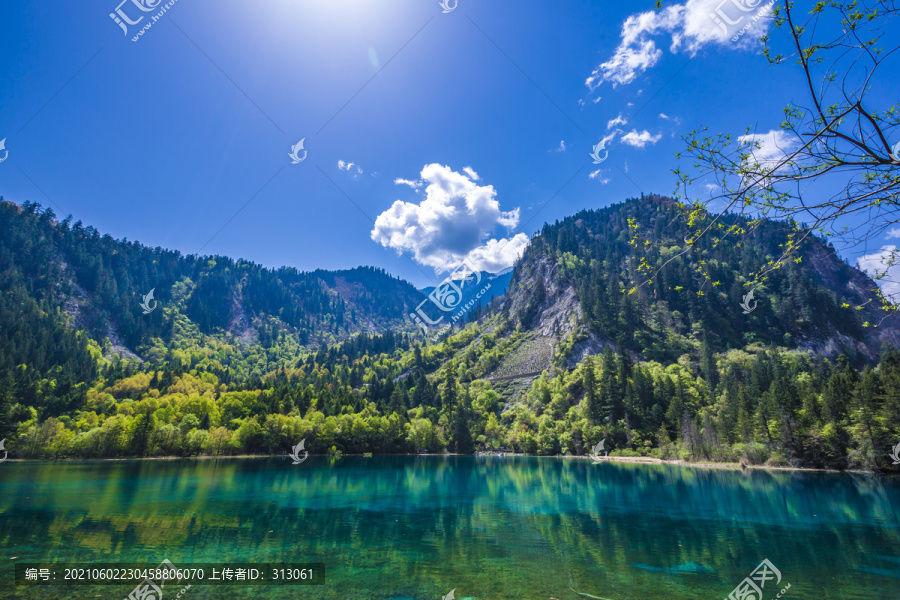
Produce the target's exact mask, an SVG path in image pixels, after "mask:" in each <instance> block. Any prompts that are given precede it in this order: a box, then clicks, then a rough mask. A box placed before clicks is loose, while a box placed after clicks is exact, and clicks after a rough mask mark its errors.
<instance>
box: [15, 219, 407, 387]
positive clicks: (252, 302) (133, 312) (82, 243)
mask: <svg viewBox="0 0 900 600" xmlns="http://www.w3.org/2000/svg"><path fill="white" fill-rule="evenodd" d="M151 290H153V299H152V300H151V301H149V302H148V307H149V308H153V310H152V311H151V312H149V313H148V314H144V310H142V307H141V301H142V298H143V297H144V296H145V295H146V294H148V293H149V292H150V291H151ZM0 292H2V293H0V373H2V372H4V371H7V370H9V369H12V368H14V367H15V366H17V365H25V366H26V367H30V368H33V369H34V370H35V371H36V372H37V373H42V374H46V373H48V372H50V371H52V370H53V369H57V370H58V371H59V372H60V373H61V374H62V375H61V380H60V382H58V383H59V385H60V387H61V388H62V389H63V390H64V389H65V388H66V386H70V387H73V388H74V387H75V386H77V385H78V384H79V383H80V384H82V385H83V384H84V383H85V382H89V381H91V380H92V375H91V373H92V372H95V371H96V367H95V366H94V364H93V362H94V361H93V360H92V359H91V357H90V353H89V351H88V343H87V342H88V339H91V340H93V341H94V342H95V343H96V344H95V345H96V346H97V347H98V348H101V347H104V345H105V344H106V342H107V340H108V342H109V346H106V352H109V351H113V352H115V353H117V354H119V355H121V356H124V357H132V358H139V357H140V358H146V357H147V354H146V353H147V351H148V350H149V349H150V348H151V347H154V346H156V347H157V348H162V349H165V348H171V347H172V346H173V344H174V345H177V344H178V343H179V341H187V340H192V342H191V343H199V344H200V345H202V344H204V343H205V342H203V340H202V336H217V338H219V339H220V340H221V341H222V342H225V343H233V344H237V345H243V344H258V345H260V346H262V347H270V346H272V345H273V344H274V343H276V342H277V341H278V340H282V341H283V340H285V339H287V338H290V339H291V340H293V343H294V344H295V345H296V346H297V347H301V346H307V347H311V348H315V347H318V346H319V345H320V344H327V343H334V342H337V341H340V340H342V339H346V338H348V337H349V336H351V335H352V334H355V333H359V332H367V333H383V332H387V331H412V329H413V327H412V325H411V323H410V322H409V319H408V317H407V315H408V313H409V312H410V311H411V310H412V309H413V307H415V306H416V305H417V304H418V303H419V302H421V299H422V296H421V294H420V293H419V292H418V291H417V290H416V289H415V288H414V287H413V286H412V285H411V284H409V283H407V282H405V281H403V280H400V279H398V278H395V277H392V276H390V275H389V274H388V273H387V272H385V271H384V270H382V269H376V268H372V267H359V268H356V269H351V270H346V271H333V272H330V271H315V272H313V273H303V272H300V271H297V270H296V269H293V268H281V269H277V270H272V269H265V268H263V267H261V266H259V265H256V264H254V263H250V262H247V261H243V260H234V259H231V258H226V257H221V256H205V257H197V256H183V255H181V254H180V253H179V252H174V251H171V250H164V249H162V248H148V247H147V246H144V245H142V244H140V243H138V242H130V241H128V240H116V239H113V238H112V237H110V236H109V235H102V234H101V233H100V232H99V231H97V230H96V229H94V228H93V227H84V226H83V225H82V223H81V222H80V221H78V222H75V223H72V222H71V219H66V220H63V221H58V220H57V218H56V216H55V215H54V214H53V212H52V211H50V210H49V209H47V210H42V209H41V207H40V206H39V205H37V204H30V203H29V204H25V205H23V206H18V205H16V204H14V203H11V202H6V201H0ZM154 307H155V308H154ZM70 378H71V381H69V379H70ZM67 381H68V383H66V382H67ZM65 395H66V394H65V393H63V396H65Z"/></svg>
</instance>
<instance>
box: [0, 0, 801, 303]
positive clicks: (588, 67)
mask: <svg viewBox="0 0 900 600" xmlns="http://www.w3.org/2000/svg"><path fill="white" fill-rule="evenodd" d="M141 1H143V2H144V3H145V5H146V4H149V5H150V6H155V5H156V4H157V1H158V0H133V1H132V0H127V1H126V2H125V3H124V4H122V5H119V0H90V1H85V2H80V3H50V2H43V3H35V2H20V1H9V2H4V3H2V4H0V52H2V55H3V56H4V58H5V59H4V60H2V61H0V78H2V81H3V82H4V85H3V86H2V88H0V105H2V107H3V110H2V112H0V139H2V138H6V143H5V146H6V150H7V151H8V152H9V155H8V158H7V160H5V161H4V162H3V163H0V195H3V196H4V197H5V198H6V199H8V200H13V201H16V202H23V201H25V200H32V201H37V202H40V203H42V204H44V205H50V206H51V207H53V208H54V210H55V211H56V212H57V214H60V215H62V216H65V215H67V214H72V215H73V217H74V218H75V220H78V219H80V220H82V221H83V222H84V224H85V225H93V226H95V227H97V228H98V229H99V230H100V231H101V232H102V233H109V234H110V235H113V236H114V237H118V238H127V239H129V240H138V241H140V242H142V243H144V244H147V245H150V246H163V247H166V248H174V249H178V250H180V251H182V252H184V253H185V254H192V253H197V252H198V251H199V252H201V253H203V254H224V255H228V256H232V257H235V258H238V257H241V258H246V259H249V260H252V261H255V262H258V263H261V264H263V265H266V266H270V267H277V266H281V265H290V266H295V267H297V268H299V269H303V270H313V269H316V268H324V269H340V268H352V267H355V266H358V265H363V264H365V265H376V266H380V267H384V268H385V269H387V270H388V271H390V272H391V273H393V274H394V275H398V276H400V277H403V278H405V279H407V280H409V281H411V282H413V283H414V284H416V285H417V286H420V287H421V286H425V285H433V284H434V283H435V282H437V281H439V280H440V279H441V278H442V277H443V276H444V273H443V272H444V271H446V270H448V269H452V268H453V267H455V266H456V264H455V261H458V260H459V259H461V258H463V257H469V259H470V260H472V261H474V262H476V263H477V265H478V266H481V267H484V268H487V269H489V270H499V269H500V268H502V267H503V266H505V265H506V264H507V263H509V262H511V261H512V260H513V259H514V258H515V254H516V252H517V251H518V250H520V249H521V246H522V244H523V243H524V241H525V240H527V238H528V237H529V236H531V235H532V234H534V233H535V232H536V231H538V230H539V229H540V228H541V226H542V225H543V223H545V222H547V221H550V222H552V221H554V220H556V219H561V218H563V217H565V216H567V215H570V214H572V213H574V212H576V211H578V210H580V209H583V208H600V207H603V206H607V205H609V204H612V203H615V202H619V201H622V200H624V199H626V198H628V197H631V196H635V195H637V196H639V195H640V194H641V192H644V193H651V192H652V193H662V194H671V193H673V192H674V189H675V178H674V176H673V175H672V173H671V170H672V169H673V168H675V167H676V166H678V164H679V163H678V161H677V160H676V158H675V153H676V152H678V151H679V150H682V149H683V147H684V142H683V141H682V140H681V139H680V137H679V136H680V134H682V133H685V132H688V131H690V130H692V129H695V128H698V127H701V126H703V125H706V126H708V127H709V128H710V130H712V131H723V132H724V131H729V132H734V133H735V134H738V133H740V132H742V131H743V129H744V128H745V127H747V126H752V127H755V128H757V129H758V130H759V131H769V130H772V129H775V128H777V126H778V124H779V123H780V121H781V119H782V108H783V106H784V104H785V103H786V102H787V101H788V100H790V99H791V98H792V97H795V96H799V95H801V94H802V89H801V88H798V87H797V86H798V85H799V80H798V79H797V77H796V72H795V71H794V70H793V69H792V68H790V67H780V68H771V67H769V66H768V65H767V64H766V62H765V61H764V60H763V59H762V58H761V57H760V56H759V54H758V50H759V48H758V46H754V45H753V44H752V43H750V41H749V39H750V38H749V37H747V36H745V38H744V40H745V41H742V42H740V43H739V44H735V43H734V42H731V41H730V40H727V39H725V38H724V37H722V36H719V34H718V33H717V32H716V27H717V26H716V25H715V23H712V22H711V20H710V19H709V18H708V10H707V9H706V7H705V4H710V2H709V1H708V0H687V3H686V5H685V6H686V7H687V8H686V9H685V10H684V11H682V13H681V14H682V15H683V19H682V21H680V22H665V23H663V22H659V21H655V22H649V21H646V19H651V20H652V19H653V17H644V19H645V21H640V19H638V20H637V21H633V23H636V24H638V25H640V23H644V24H645V25H648V28H645V29H643V30H640V31H637V32H635V31H632V33H634V34H635V35H636V36H637V37H636V38H635V39H636V44H637V45H634V44H632V45H631V46H629V44H628V43H625V44H624V45H623V23H625V21H626V19H627V18H628V17H630V16H636V18H638V17H639V16H640V14H641V13H645V12H647V11H652V10H653V5H654V2H652V1H647V2H628V3H622V2H612V1H587V0H566V2H547V1H538V0H520V1H518V2H515V3H503V2H486V1H483V0H482V1H480V2H476V1H473V0H459V1H458V4H457V5H456V8H455V9H454V10H452V11H451V12H448V13H443V12H442V7H441V6H440V5H439V3H438V1H437V0H434V1H430V0H415V1H412V0H381V1H379V2H369V1H360V0H266V1H264V2H253V3H250V2H240V1H238V0H216V1H213V0H190V1H188V0H177V1H175V2H174V4H173V5H172V6H171V7H170V8H168V10H167V11H166V12H165V14H163V15H162V17H161V18H159V20H158V21H157V22H155V23H153V24H152V26H151V27H150V28H149V29H147V30H146V31H145V32H144V34H143V35H142V36H141V37H139V38H138V41H137V42H133V41H132V37H133V36H134V35H135V34H136V33H137V32H138V31H139V30H140V29H141V27H143V26H144V25H145V24H146V23H148V22H150V16H152V15H155V14H157V12H158V11H159V10H161V9H162V7H163V6H164V5H165V4H166V2H160V3H159V6H155V8H154V10H153V11H150V12H142V11H141V10H139V9H138V8H137V7H136V3H140V2H141ZM448 2H449V6H452V4H453V0H448ZM117 6H119V7H120V8H121V11H123V13H124V14H125V15H127V16H128V17H129V18H130V19H132V20H137V19H138V17H139V16H142V15H143V16H144V17H145V18H144V19H143V20H142V21H141V22H139V23H138V24H136V25H132V26H130V27H128V34H127V35H125V34H124V33H123V30H122V29H120V27H119V26H118V25H117V24H116V23H115V22H114V21H113V20H112V19H111V18H110V16H109V14H110V13H112V12H114V11H115V10H116V8H117ZM648 23H649V24H648ZM764 26H765V25H763V22H762V21H761V22H760V23H759V24H757V25H754V27H764ZM757 37H758V36H757ZM673 39H674V40H675V43H676V46H675V47H673ZM646 40H653V46H652V47H648V46H646V44H644V42H646ZM627 41H628V40H626V42H627ZM634 48H638V50H639V51H638V52H634V51H633V50H634ZM617 57H618V58H617ZM602 64H606V67H605V68H601V67H600V65H602ZM645 67H646V68H645ZM589 78H592V79H591V81H590V82H589V83H588V80H589ZM604 137H606V138H607V144H606V149H607V150H608V151H609V158H608V159H607V160H606V161H605V162H603V163H601V164H599V165H595V164H593V161H592V159H591V158H590V156H589V153H590V152H591V150H592V146H593V145H594V144H596V143H598V142H599V141H600V140H601V139H603V138H604ZM301 139H305V142H304V149H305V151H306V152H307V153H308V154H307V155H306V159H305V160H303V162H301V163H299V164H291V158H290V157H289V153H290V152H291V148H292V146H294V145H295V144H297V142H298V141H300V140H301ZM300 155H301V156H302V152H300ZM476 177H477V179H476ZM398 179H399V180H405V181H406V183H403V182H400V183H397V180H398ZM429 186H430V187H429ZM51 200H52V203H51ZM463 213H465V214H463ZM375 220H377V223H378V227H376V226H375V225H373V221H375ZM373 231H374V233H373ZM500 247H502V248H500ZM397 248H399V249H401V250H403V254H402V255H400V254H398V251H397ZM498 248H500V249H499V250H498Z"/></svg>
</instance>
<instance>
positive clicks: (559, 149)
mask: <svg viewBox="0 0 900 600" xmlns="http://www.w3.org/2000/svg"><path fill="white" fill-rule="evenodd" d="M565 151H566V140H559V147H557V148H554V149H553V150H550V152H565Z"/></svg>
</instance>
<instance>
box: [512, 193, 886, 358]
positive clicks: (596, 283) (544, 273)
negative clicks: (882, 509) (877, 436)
mask: <svg viewBox="0 0 900 600" xmlns="http://www.w3.org/2000/svg"><path fill="white" fill-rule="evenodd" d="M712 216H713V215H707V216H706V219H707V221H708V219H710V218H712ZM629 220H631V223H632V225H631V226H629ZM721 223H722V224H723V227H728V226H730V225H738V226H741V227H744V228H746V229H747V230H748V233H747V235H746V237H744V238H743V239H740V240H736V239H735V238H734V237H729V238H723V239H722V240H717V239H716V235H717V234H715V233H711V234H710V235H707V236H703V237H700V238H699V239H698V240H697V241H696V244H695V245H694V247H693V248H689V247H687V245H686V243H685V239H688V238H690V237H691V236H692V235H694V234H693V232H692V230H691V229H689V228H688V227H687V225H686V224H685V220H684V218H683V216H682V214H681V212H680V210H679V209H678V208H677V207H676V204H675V202H674V201H673V200H671V199H668V198H664V197H660V196H648V197H645V198H643V199H639V200H638V199H633V200H630V201H627V202H624V203H620V204H616V205H612V206H610V207H607V208H604V209H600V210H586V211H582V212H579V213H578V214H576V215H573V216H571V217H568V218H566V219H564V220H563V221H558V222H556V223H554V224H548V225H545V226H544V228H543V229H542V231H541V233H540V235H538V236H535V237H534V238H533V239H532V242H531V244H530V245H529V246H528V248H527V250H526V251H525V254H524V256H523V257H522V258H521V259H520V261H519V262H518V263H517V265H516V268H515V272H514V274H513V277H512V280H511V281H510V284H509V293H508V295H507V299H506V301H505V304H504V310H505V311H507V312H508V313H509V314H510V315H511V318H512V319H513V321H514V322H515V323H516V324H518V325H520V326H521V327H523V328H525V329H527V330H529V331H533V332H534V333H535V335H536V336H539V337H541V338H544V339H546V340H548V341H549V342H552V343H553V344H555V345H557V346H565V345H568V346H569V348H568V349H567V352H568V355H569V358H570V364H574V363H576V362H579V361H580V360H581V359H582V358H583V357H584V356H586V355H587V354H593V353H599V352H600V350H601V349H602V348H603V347H604V346H606V345H612V346H613V347H615V348H624V349H625V350H627V351H629V352H631V353H632V354H634V356H636V357H640V358H642V359H644V360H658V361H661V362H664V363H665V362H673V361H677V360H678V358H679V356H682V355H684V354H691V353H694V352H696V349H697V348H698V347H699V345H700V344H703V343H706V344H708V345H709V347H710V350H711V351H713V352H724V351H727V350H729V349H736V348H743V347H744V346H746V345H748V344H753V343H758V344H761V345H763V346H767V345H777V346H782V347H786V348H795V349H808V350H811V351H813V352H814V353H817V354H821V355H825V356H830V357H834V356H837V355H838V354H845V355H847V356H849V357H851V358H852V359H855V360H857V361H862V362H868V363H873V362H874V361H876V360H877V358H878V356H879V354H880V352H881V349H882V346H883V345H888V346H896V345H897V343H898V340H900V327H898V323H897V321H896V319H894V318H887V319H885V317H886V316H887V313H885V312H884V311H883V310H882V309H880V308H879V304H878V302H877V301H876V300H875V294H874V292H873V290H875V289H876V284H875V282H873V281H872V280H871V279H870V278H869V277H868V276H866V275H865V274H864V273H862V272H861V271H859V270H858V269H856V268H854V267H851V266H849V265H848V264H847V263H845V262H844V261H843V260H841V259H840V257H839V256H838V255H837V253H836V252H835V250H834V248H833V247H832V246H831V245H829V244H828V243H826V242H825V241H824V240H822V239H818V238H811V239H808V240H807V241H806V242H804V243H803V244H802V245H801V246H800V251H799V254H798V261H797V262H790V263H789V264H788V265H787V266H785V267H784V268H782V269H778V270H774V271H771V272H770V273H768V275H767V276H766V277H765V279H764V280H763V281H762V282H760V283H759V284H757V285H756V286H755V287H749V286H747V285H745V284H746V283H747V282H750V280H751V278H752V275H753V274H754V273H756V272H759V271H760V270H761V269H763V268H764V267H765V266H766V265H767V264H768V263H769V261H771V260H773V259H775V258H777V257H778V256H779V255H780V251H781V248H782V245H783V244H784V243H785V242H786V233H785V224H784V223H781V222H763V223H762V224H761V225H760V226H759V227H757V228H755V229H752V228H749V226H748V224H747V222H746V220H744V219H742V218H740V217H737V216H729V215H726V216H724V217H723V218H722V219H721ZM699 225H701V226H702V225H703V223H700V224H699ZM634 227H637V229H636V231H637V235H638V240H639V241H638V242H635V243H634V245H633V244H632V241H633V237H634V236H633V231H634ZM644 242H646V243H644ZM686 248H687V249H688V250H689V251H688V252H687V253H685V254H681V252H682V251H683V250H685V249H686ZM642 261H644V263H645V264H646V265H647V266H649V269H646V268H645V269H644V270H643V271H640V270H639V267H640V265H641V262H642ZM657 270H659V272H658V275H656V274H655V273H656V271H657ZM642 282H647V283H646V284H645V285H642V286H639V287H637V289H636V290H635V291H634V292H633V293H629V291H630V290H631V289H632V288H633V287H635V285H636V284H640V283H642ZM751 290H752V291H753V299H751V300H750V301H749V303H748V304H747V305H746V306H748V308H749V307H753V306H755V308H753V310H752V312H750V313H749V314H745V310H744V308H743V306H742V302H743V299H744V297H745V296H746V295H747V294H749V293H750V292H751ZM857 307H861V308H857Z"/></svg>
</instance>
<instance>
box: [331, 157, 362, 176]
mask: <svg viewBox="0 0 900 600" xmlns="http://www.w3.org/2000/svg"><path fill="white" fill-rule="evenodd" d="M337 166H338V169H340V170H341V171H347V172H348V173H352V174H353V176H354V177H356V176H358V175H362V172H363V170H362V168H361V167H360V166H359V165H358V164H356V163H353V162H346V161H343V160H339V161H338V162H337Z"/></svg>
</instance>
